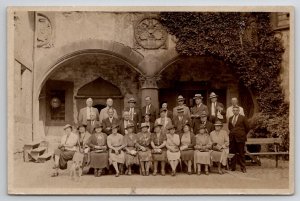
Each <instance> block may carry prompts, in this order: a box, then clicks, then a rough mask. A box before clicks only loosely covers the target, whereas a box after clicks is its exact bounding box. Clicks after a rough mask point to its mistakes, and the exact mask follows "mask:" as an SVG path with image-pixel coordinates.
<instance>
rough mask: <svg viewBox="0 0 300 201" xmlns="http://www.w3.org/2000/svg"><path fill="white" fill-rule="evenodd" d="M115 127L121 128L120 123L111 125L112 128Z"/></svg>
mask: <svg viewBox="0 0 300 201" xmlns="http://www.w3.org/2000/svg"><path fill="white" fill-rule="evenodd" d="M114 128H119V125H118V124H113V125H112V126H111V129H114Z"/></svg>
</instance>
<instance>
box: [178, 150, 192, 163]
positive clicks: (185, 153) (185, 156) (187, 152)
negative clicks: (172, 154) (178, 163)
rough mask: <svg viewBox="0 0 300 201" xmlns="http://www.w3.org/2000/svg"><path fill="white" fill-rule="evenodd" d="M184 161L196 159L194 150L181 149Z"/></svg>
mask: <svg viewBox="0 0 300 201" xmlns="http://www.w3.org/2000/svg"><path fill="white" fill-rule="evenodd" d="M181 160H182V161H192V160H194V150H183V151H181Z"/></svg>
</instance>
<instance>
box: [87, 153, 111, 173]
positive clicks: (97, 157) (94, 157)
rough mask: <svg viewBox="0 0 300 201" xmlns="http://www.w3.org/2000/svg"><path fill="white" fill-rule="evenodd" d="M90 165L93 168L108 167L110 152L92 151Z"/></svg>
mask: <svg viewBox="0 0 300 201" xmlns="http://www.w3.org/2000/svg"><path fill="white" fill-rule="evenodd" d="M90 160H91V162H90V167H91V168H99V169H102V168H107V167H108V152H107V151H106V152H101V153H97V152H94V151H92V152H91V153H90Z"/></svg>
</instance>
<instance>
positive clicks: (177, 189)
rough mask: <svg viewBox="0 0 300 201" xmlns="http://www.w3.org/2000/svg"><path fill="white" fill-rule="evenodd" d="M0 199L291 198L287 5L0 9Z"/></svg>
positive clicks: (291, 60)
mask: <svg viewBox="0 0 300 201" xmlns="http://www.w3.org/2000/svg"><path fill="white" fill-rule="evenodd" d="M7 22H8V23H7V24H8V27H7V36H8V43H7V45H8V49H7V52H8V65H7V69H8V74H7V84H8V88H7V92H8V97H7V99H8V111H7V112H8V113H7V115H8V133H7V136H8V142H7V143H8V150H7V151H8V194H24V195H28V194H45V195H53V194H74V195H79V194H80V195H91V194H96V195H97V194H99V195H103V194H107V195H127V194H137V195H139V194H144V195H155V194H160V195H176V194H178V195H219V194H249V195H253V194H275V195H289V194H293V193H294V9H293V7H289V6H286V7H282V6H280V7H8V8H7Z"/></svg>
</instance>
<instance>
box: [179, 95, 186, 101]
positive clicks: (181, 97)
mask: <svg viewBox="0 0 300 201" xmlns="http://www.w3.org/2000/svg"><path fill="white" fill-rule="evenodd" d="M182 100H183V101H184V100H185V99H184V98H183V96H182V95H179V96H178V98H177V101H182Z"/></svg>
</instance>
